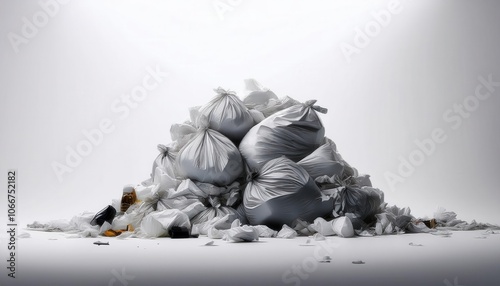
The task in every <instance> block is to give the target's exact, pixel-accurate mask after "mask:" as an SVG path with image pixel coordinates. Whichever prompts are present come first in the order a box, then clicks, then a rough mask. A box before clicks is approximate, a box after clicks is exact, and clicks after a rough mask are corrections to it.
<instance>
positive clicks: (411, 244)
mask: <svg viewBox="0 0 500 286" xmlns="http://www.w3.org/2000/svg"><path fill="white" fill-rule="evenodd" d="M408 245H410V246H423V245H422V244H419V243H413V242H410V243H408Z"/></svg>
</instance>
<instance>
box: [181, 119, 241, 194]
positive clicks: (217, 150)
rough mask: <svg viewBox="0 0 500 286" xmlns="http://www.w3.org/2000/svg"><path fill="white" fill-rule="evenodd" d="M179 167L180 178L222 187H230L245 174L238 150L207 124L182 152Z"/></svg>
mask: <svg viewBox="0 0 500 286" xmlns="http://www.w3.org/2000/svg"><path fill="white" fill-rule="evenodd" d="M203 118H205V117H203ZM206 123H207V122H206V118H205V124H206ZM177 164H178V166H179V172H180V174H181V176H184V177H187V178H190V179H192V180H195V181H199V182H205V183H210V184H215V185H219V186H225V185H229V184H231V183H232V182H234V181H235V180H236V179H237V178H238V177H239V176H240V174H241V173H242V172H243V161H242V158H241V155H240V153H239V151H238V148H236V146H235V145H234V144H233V143H232V142H231V140H229V139H228V138H226V137H225V136H224V135H222V134H221V133H219V132H217V131H215V130H212V129H208V127H207V125H204V126H201V127H200V130H199V131H198V132H197V134H196V135H195V136H194V137H193V138H192V139H191V140H190V141H189V142H188V143H187V144H186V145H185V146H184V147H183V148H182V149H181V150H180V151H179V154H178V155H177Z"/></svg>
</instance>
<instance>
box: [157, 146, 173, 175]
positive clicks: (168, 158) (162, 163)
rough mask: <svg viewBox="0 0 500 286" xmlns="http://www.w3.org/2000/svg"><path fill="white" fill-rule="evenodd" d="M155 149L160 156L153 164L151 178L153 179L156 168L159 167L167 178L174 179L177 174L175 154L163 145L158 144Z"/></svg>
mask: <svg viewBox="0 0 500 286" xmlns="http://www.w3.org/2000/svg"><path fill="white" fill-rule="evenodd" d="M157 148H158V151H160V154H159V155H158V156H157V157H156V159H155V160H154V162H153V170H152V172H151V177H152V178H154V176H155V173H156V167H161V168H163V170H164V171H165V172H166V173H167V174H168V176H170V177H171V178H173V179H175V177H176V172H177V165H176V162H175V157H176V152H173V150H171V149H170V148H169V147H167V146H165V145H163V144H158V146H157Z"/></svg>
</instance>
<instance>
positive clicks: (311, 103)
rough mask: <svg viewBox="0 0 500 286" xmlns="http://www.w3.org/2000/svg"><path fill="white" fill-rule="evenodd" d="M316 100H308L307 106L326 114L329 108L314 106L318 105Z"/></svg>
mask: <svg viewBox="0 0 500 286" xmlns="http://www.w3.org/2000/svg"><path fill="white" fill-rule="evenodd" d="M316 101H317V100H316V99H311V100H308V101H306V102H305V103H304V105H305V106H308V107H311V108H312V109H314V110H316V111H317V112H319V113H323V114H326V113H327V112H328V108H324V107H321V106H319V105H314V104H315V103H316Z"/></svg>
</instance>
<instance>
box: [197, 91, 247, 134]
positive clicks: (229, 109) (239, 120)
mask: <svg viewBox="0 0 500 286" xmlns="http://www.w3.org/2000/svg"><path fill="white" fill-rule="evenodd" d="M215 92H217V96H216V97H215V98H213V99H212V100H211V101H210V102H209V103H207V105H205V106H203V107H202V108H201V109H200V117H199V118H201V117H202V116H206V117H207V119H208V123H209V127H210V128H211V129H213V130H216V131H218V132H220V133H222V134H223V135H224V136H226V137H227V138H229V139H231V140H232V141H233V142H240V140H241V138H243V136H245V134H246V133H247V132H248V130H250V128H252V127H253V126H254V125H255V122H254V120H253V117H252V115H251V114H250V112H249V111H248V108H247V107H246V106H245V105H244V104H243V102H241V100H240V99H239V98H238V97H237V96H236V94H235V93H234V92H231V91H226V90H224V89H222V88H220V87H219V88H217V89H215Z"/></svg>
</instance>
